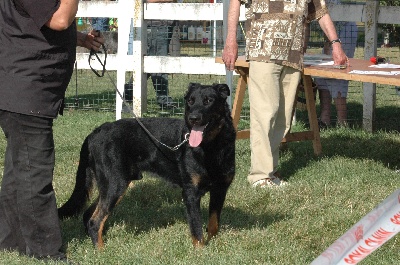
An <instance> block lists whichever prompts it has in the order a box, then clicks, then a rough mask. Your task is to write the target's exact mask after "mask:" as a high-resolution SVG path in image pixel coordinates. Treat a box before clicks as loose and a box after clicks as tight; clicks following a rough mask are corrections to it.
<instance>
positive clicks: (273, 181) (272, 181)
mask: <svg viewBox="0 0 400 265" xmlns="http://www.w3.org/2000/svg"><path fill="white" fill-rule="evenodd" d="M287 184H288V183H287V182H286V181H284V180H281V179H280V178H278V177H276V176H273V177H272V178H265V179H260V180H257V181H256V182H254V183H253V187H260V188H268V187H280V186H285V185H287Z"/></svg>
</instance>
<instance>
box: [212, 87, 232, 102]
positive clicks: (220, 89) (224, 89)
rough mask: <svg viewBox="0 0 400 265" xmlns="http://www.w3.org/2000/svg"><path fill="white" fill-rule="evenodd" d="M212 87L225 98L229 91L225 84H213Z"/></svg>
mask: <svg viewBox="0 0 400 265" xmlns="http://www.w3.org/2000/svg"><path fill="white" fill-rule="evenodd" d="M213 86H214V88H215V89H217V91H218V92H219V93H220V94H221V96H222V98H224V99H226V98H227V97H228V96H229V95H230V94H231V91H230V90H229V86H228V85H227V84H213Z"/></svg>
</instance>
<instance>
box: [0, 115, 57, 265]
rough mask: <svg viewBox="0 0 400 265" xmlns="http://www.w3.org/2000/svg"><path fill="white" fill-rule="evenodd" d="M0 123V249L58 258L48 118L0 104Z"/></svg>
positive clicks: (50, 132) (52, 160) (50, 136)
mask: <svg viewBox="0 0 400 265" xmlns="http://www.w3.org/2000/svg"><path fill="white" fill-rule="evenodd" d="M0 125H1V128H2V129H3V131H4V134H5V136H6V139H7V147H6V152H5V160H4V174H3V179H2V183H1V190H0V250H17V251H19V252H21V253H23V254H26V255H29V256H34V257H36V258H44V257H51V258H55V259H58V258H62V257H63V254H62V253H60V252H59V250H60V248H61V246H62V238H61V228H60V222H59V219H58V214H57V205H56V197H55V193H54V190H53V186H52V181H53V170H54V162H55V154H54V152H55V151H54V140H53V119H48V118H40V117H34V116H28V115H22V114H18V113H11V112H7V111H2V110H0Z"/></svg>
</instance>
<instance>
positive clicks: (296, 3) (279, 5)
mask: <svg viewBox="0 0 400 265" xmlns="http://www.w3.org/2000/svg"><path fill="white" fill-rule="evenodd" d="M241 1H242V3H244V4H245V7H246V18H247V21H246V59H247V60H253V61H261V62H274V63H277V64H281V65H286V66H290V67H293V68H295V69H299V70H302V68H303V46H304V35H305V24H306V23H309V22H310V21H312V20H315V19H319V18H321V17H322V16H323V15H325V14H326V13H328V10H327V8H326V4H325V0H241Z"/></svg>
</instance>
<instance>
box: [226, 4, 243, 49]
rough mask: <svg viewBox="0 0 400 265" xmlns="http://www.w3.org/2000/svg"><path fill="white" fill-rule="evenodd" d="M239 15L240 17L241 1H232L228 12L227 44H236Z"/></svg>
mask: <svg viewBox="0 0 400 265" xmlns="http://www.w3.org/2000/svg"><path fill="white" fill-rule="evenodd" d="M239 15H240V0H231V1H230V4H229V10H228V27H227V36H226V42H228V41H229V42H231V41H235V42H236V37H237V36H236V34H237V26H238V23H239Z"/></svg>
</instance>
